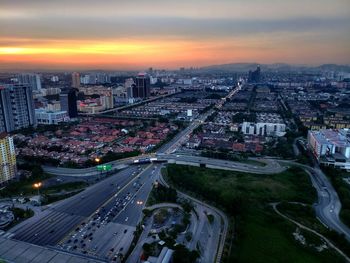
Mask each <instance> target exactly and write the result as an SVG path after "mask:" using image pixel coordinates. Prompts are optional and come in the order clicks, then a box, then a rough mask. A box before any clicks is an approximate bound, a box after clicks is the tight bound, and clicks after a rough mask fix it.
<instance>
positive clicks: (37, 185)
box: [33, 182, 42, 197]
mask: <svg viewBox="0 0 350 263" xmlns="http://www.w3.org/2000/svg"><path fill="white" fill-rule="evenodd" d="M33 186H34V188H36V189H38V196H39V197H40V187H41V186H42V183H41V182H39V183H35V184H34V185H33Z"/></svg>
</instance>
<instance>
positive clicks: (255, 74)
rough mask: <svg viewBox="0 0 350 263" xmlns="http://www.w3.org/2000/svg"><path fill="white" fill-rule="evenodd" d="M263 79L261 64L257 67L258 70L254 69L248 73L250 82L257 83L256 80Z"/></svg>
mask: <svg viewBox="0 0 350 263" xmlns="http://www.w3.org/2000/svg"><path fill="white" fill-rule="evenodd" d="M260 79H261V70H260V66H258V67H257V68H256V70H254V71H251V70H250V71H249V74H248V82H249V83H256V82H259V81H260Z"/></svg>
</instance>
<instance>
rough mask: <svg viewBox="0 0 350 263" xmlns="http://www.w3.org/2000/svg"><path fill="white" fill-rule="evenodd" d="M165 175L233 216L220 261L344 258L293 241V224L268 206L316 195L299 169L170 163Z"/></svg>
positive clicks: (312, 198)
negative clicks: (263, 171)
mask: <svg viewBox="0 0 350 263" xmlns="http://www.w3.org/2000/svg"><path fill="white" fill-rule="evenodd" d="M166 174H167V175H166V177H167V179H168V181H169V182H170V183H171V184H173V185H174V186H176V187H178V188H179V189H182V190H184V191H186V192H188V193H190V194H192V195H195V196H197V197H199V198H202V199H205V200H207V201H208V202H209V203H212V204H214V205H216V206H218V207H219V208H221V209H223V210H224V211H225V212H226V213H227V214H228V215H229V216H230V217H231V218H233V219H234V220H232V221H234V222H235V233H234V241H233V247H232V249H231V253H229V252H228V249H225V251H226V252H225V253H224V260H225V261H224V262H239V263H240V262H244V263H255V262H276V263H277V262H284V263H288V262H290V263H295V262H301V263H305V262H315V263H316V262H325V263H326V262H343V261H342V259H339V257H338V256H337V255H336V254H335V252H334V251H331V250H325V251H324V252H317V251H316V250H315V249H314V248H312V247H310V246H305V247H304V246H303V245H301V244H300V243H298V242H297V241H295V240H294V237H293V235H292V233H293V232H294V231H295V229H296V226H295V225H294V224H292V223H290V222H288V221H286V220H285V219H283V218H282V217H280V216H279V215H277V214H276V213H275V212H274V211H273V210H272V208H271V206H270V205H269V203H270V202H280V201H287V202H290V201H293V202H303V203H306V204H309V205H311V204H312V203H313V202H314V201H315V200H316V191H315V190H314V188H313V187H312V186H311V182H310V179H309V176H308V175H307V174H306V173H305V172H304V171H303V170H301V169H299V168H295V167H293V168H290V169H289V170H287V171H285V172H282V173H280V174H274V175H256V174H249V173H241V172H231V171H222V170H213V169H205V168H198V167H190V166H180V165H174V164H171V165H168V167H167V171H166ZM306 235H307V236H308V237H310V234H308V233H306ZM314 239H318V238H317V237H316V236H314V237H312V238H311V240H314ZM307 240H308V239H307Z"/></svg>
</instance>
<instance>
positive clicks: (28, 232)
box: [10, 166, 137, 245]
mask: <svg viewBox="0 0 350 263" xmlns="http://www.w3.org/2000/svg"><path fill="white" fill-rule="evenodd" d="M136 172H137V167H136V166H133V167H129V168H127V169H125V170H123V171H121V172H119V173H117V174H115V175H113V176H111V177H109V178H107V179H105V180H103V181H101V182H99V183H97V184H95V185H93V186H91V187H89V188H87V189H86V190H84V191H82V192H81V193H79V194H77V195H74V196H72V197H70V198H68V199H65V200H63V201H60V202H57V203H54V204H52V205H49V207H48V208H47V209H45V210H44V211H43V212H42V213H40V214H37V215H35V216H34V217H32V218H30V219H28V220H26V221H24V222H23V223H21V224H18V225H17V226H15V227H14V228H12V229H11V230H10V232H11V233H13V234H14V236H13V238H14V239H17V240H21V241H26V242H29V243H33V244H37V245H55V244H57V243H58V241H60V240H61V239H62V238H63V237H64V236H65V235H66V234H68V232H69V231H70V230H71V229H72V228H74V227H75V226H76V225H78V224H79V223H80V222H81V221H83V220H84V219H85V218H87V217H89V216H90V215H91V214H92V213H93V212H95V211H96V210H97V209H98V208H99V207H100V206H101V205H102V204H103V203H105V202H106V201H107V200H108V199H109V198H111V197H112V196H114V195H115V194H116V192H117V191H118V190H117V189H118V187H117V186H116V185H118V186H119V187H123V186H125V185H126V184H127V183H129V182H130V180H132V179H133V178H135V177H136V174H137V173H136Z"/></svg>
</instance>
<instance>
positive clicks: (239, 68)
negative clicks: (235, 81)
mask: <svg viewBox="0 0 350 263" xmlns="http://www.w3.org/2000/svg"><path fill="white" fill-rule="evenodd" d="M257 66H260V67H261V70H262V71H344V72H350V65H337V64H323V65H320V66H309V65H291V64H287V63H274V64H259V63H256V62H252V63H231V64H221V65H211V66H206V67H201V68H200V69H201V70H214V71H234V72H248V71H249V70H254V69H256V67H257Z"/></svg>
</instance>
